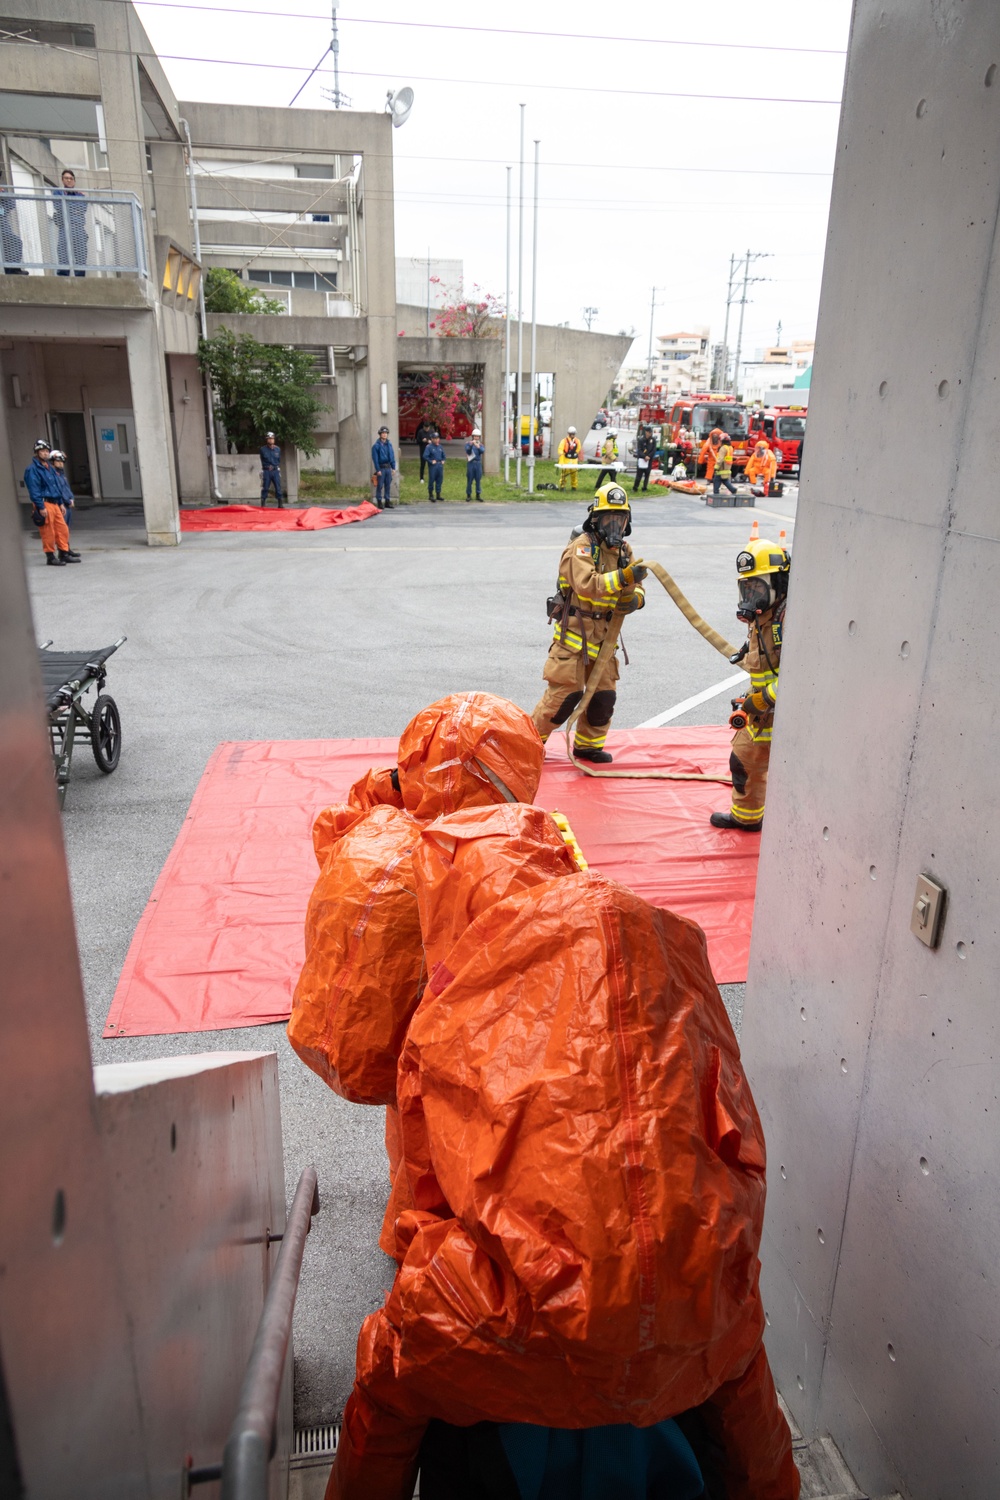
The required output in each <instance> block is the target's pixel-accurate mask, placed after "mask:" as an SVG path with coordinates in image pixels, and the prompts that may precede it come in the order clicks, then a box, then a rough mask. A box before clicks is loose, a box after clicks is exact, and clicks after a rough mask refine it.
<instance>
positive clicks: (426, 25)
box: [111, 0, 847, 57]
mask: <svg viewBox="0 0 1000 1500" xmlns="http://www.w3.org/2000/svg"><path fill="white" fill-rule="evenodd" d="M111 3H113V4H118V3H119V0H111ZM136 3H137V5H139V6H148V7H149V8H150V9H152V10H196V11H202V12H207V13H209V14H211V15H217V16H227V15H228V16H264V17H266V18H267V20H269V21H273V20H274V18H275V12H274V11H273V10H253V9H250V8H249V7H246V6H221V5H220V6H214V5H188V4H184V3H182V0H136ZM280 15H281V19H282V20H283V21H322V22H326V21H327V20H328V17H327V16H325V15H316V14H314V13H313V12H311V11H309V12H306V11H281V13H280ZM340 19H341V21H345V22H350V24H351V25H352V26H391V27H392V28H393V30H394V31H395V30H398V29H399V28H400V27H408V28H412V29H413V30H416V31H471V32H475V33H477V34H479V35H485V36H516V37H535V38H538V39H552V40H554V41H558V42H565V41H578V42H601V43H606V42H622V43H627V44H629V45H632V46H640V47H712V48H720V49H723V50H726V51H732V52H792V53H795V54H797V55H808V56H816V57H845V56H846V55H847V54H846V52H845V51H844V49H843V48H842V47H782V46H774V45H773V44H771V43H768V42H708V41H694V42H692V41H689V40H681V39H680V38H677V37H648V36H643V37H638V36H599V35H596V34H595V33H593V32H586V31H527V30H525V29H523V28H522V27H517V26H459V25H455V24H450V23H448V22H444V21H388V20H382V19H376V18H375V17H373V16H341V17H340Z"/></svg>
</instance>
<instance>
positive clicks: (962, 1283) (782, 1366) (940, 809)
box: [743, 0, 1000, 1500]
mask: <svg viewBox="0 0 1000 1500" xmlns="http://www.w3.org/2000/svg"><path fill="white" fill-rule="evenodd" d="M998 216H1000V9H998V7H997V6H996V4H995V3H994V0H965V3H964V4H962V3H958V0H934V3H930V0H924V3H921V4H919V5H917V4H914V3H913V0H857V3H856V6H855V13H854V24H853V30H852V36H851V45H850V54H849V62H848V71H847V80H846V94H845V103H844V111H843V117H842V122H841V129H840V137H839V142H838V150H837V169H836V173H835V177H834V187H833V200H832V209H831V219H830V229H829V239H828V250H827V257H826V268H825V272H824V280H823V292H822V302H821V307H820V318H819V330H818V335H817V345H816V363H815V372H814V381H813V387H812V395H811V404H810V425H809V456H808V458H807V460H806V465H805V472H804V477H803V485H802V491H801V497H800V504H799V520H798V524H797V528H796V534H795V539H794V557H793V563H792V580H791V598H790V603H789V610H788V619H787V628H786V642H787V644H786V648H785V654H784V658H783V670H782V674H781V694H780V701H779V707H778V715H777V726H776V738H775V741H774V752H773V755H772V761H771V783H770V788H769V793H768V799H767V816H766V819H765V828H764V834H763V845H762V853H761V866H760V879H759V884H758V891H757V908H756V914H755V919H754V937H753V949H752V955H751V965H750V980H749V985H748V992H747V1000H746V1010H745V1016H744V1023H743V1051H744V1057H745V1060H746V1064H747V1068H748V1072H749V1074H750V1077H751V1079H752V1081H753V1086H754V1092H755V1095H756V1098H757V1102H758V1105H759V1106H760V1109H761V1114H762V1116H763V1119H764V1125H765V1129H766V1133H767V1142H768V1157H769V1174H768V1176H769V1197H768V1212H767V1223H766V1234H765V1243H764V1248H763V1263H764V1276H763V1290H764V1300H765V1305H766V1308H767V1312H768V1317H769V1321H770V1330H769V1334H768V1344H769V1349H770V1353H771V1358H772V1360H773V1363H774V1367H775V1372H776V1375H777V1378H778V1381H779V1385H780V1387H781V1389H782V1391H783V1393H784V1395H785V1397H786V1399H787V1400H788V1402H789V1404H790V1406H791V1408H792V1410H793V1412H794V1413H795V1415H796V1417H797V1418H798V1420H799V1422H800V1424H801V1425H802V1426H803V1428H805V1430H806V1432H807V1434H808V1433H812V1432H814V1431H816V1430H823V1429H827V1430H829V1431H831V1432H832V1433H833V1435H834V1437H835V1438H836V1440H837V1442H838V1444H839V1445H840V1447H841V1448H842V1450H843V1452H844V1454H845V1456H846V1458H847V1459H848V1461H849V1462H850V1464H851V1467H852V1468H853V1470H854V1472H855V1474H856V1476H857V1478H858V1480H859V1482H860V1483H861V1485H862V1486H864V1487H865V1489H866V1493H869V1494H871V1493H878V1494H883V1493H885V1492H886V1491H887V1490H890V1489H892V1488H896V1487H898V1488H900V1489H901V1490H902V1491H903V1493H904V1494H905V1495H906V1496H909V1497H912V1500H953V1497H955V1500H957V1497H959V1496H966V1497H976V1500H978V1497H985V1496H988V1495H995V1494H997V1493H1000V1396H998V1391H1000V1269H998V1259H997V1244H998V1242H1000V1149H998V1148H1000V1134H998V1127H1000V1119H998V1116H1000V1106H998V1103H997V1099H998V1093H1000V1090H998V1083H1000V1057H998V1053H997V998H996V993H997V977H996V976H997V973H998V972H1000V936H998V926H997V911H998V896H1000V837H998V834H1000V827H998V813H997V794H996V762H995V753H994V752H995V744H996V738H997V731H998V712H997V696H996V691H995V681H994V678H995V672H994V661H995V657H996V649H997V646H996V642H997V637H998V633H1000V592H998V590H1000V510H998V507H997V502H996V495H995V477H994V476H995V470H996V460H995V454H994V448H995V429H996V414H997V390H998V386H1000V238H998V233H997V225H998ZM862 429H864V430H866V431H868V432H870V433H871V434H872V435H873V441H871V442H861V443H857V444H853V443H852V444H848V445H847V446H846V447H845V444H844V433H845V432H858V431H860V430H862ZM915 433H916V434H919V435H920V449H921V459H920V462H919V465H918V466H917V467H916V469H914V467H913V466H912V465H911V464H903V463H901V462H900V455H901V454H902V453H904V452H908V451H912V442H913V435H914V434H915ZM921 873H929V874H931V875H932V876H933V877H934V878H935V879H937V880H938V881H940V882H941V883H942V884H943V885H944V886H945V887H946V889H947V892H948V898H947V912H946V917H945V924H944V931H943V936H942V940H941V943H940V946H939V947H938V948H937V949H936V950H931V949H929V948H927V947H925V946H924V945H923V944H922V943H921V942H920V941H919V940H918V939H917V937H916V936H914V934H913V933H912V932H911V931H910V917H911V908H912V906H913V901H914V894H915V886H916V881H917V877H918V876H919V875H920V874H921Z"/></svg>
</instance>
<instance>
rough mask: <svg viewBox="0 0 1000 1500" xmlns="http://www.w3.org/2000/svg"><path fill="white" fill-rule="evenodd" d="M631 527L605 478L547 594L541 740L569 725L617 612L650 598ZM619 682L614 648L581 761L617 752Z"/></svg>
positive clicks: (587, 723)
mask: <svg viewBox="0 0 1000 1500" xmlns="http://www.w3.org/2000/svg"><path fill="white" fill-rule="evenodd" d="M631 530H632V512H631V509H630V507H629V501H628V495H627V494H626V492H625V490H623V489H622V487H621V485H620V484H606V485H605V486H604V487H603V489H600V490H598V492H597V494H596V496H595V497H594V500H593V503H592V504H591V505H590V506H589V508H588V510H587V519H586V521H584V523H583V533H582V535H579V536H575V537H572V538H571V539H570V543H569V546H568V547H567V548H566V550H565V552H564V553H563V555H562V558H561V559H560V562H559V584H558V592H557V593H555V594H553V596H552V598H551V599H550V600H549V619H550V620H552V621H553V622H554V624H555V636H554V639H553V641H552V645H551V646H550V647H549V654H548V657H547V659H546V662H545V670H544V672H543V674H542V675H543V677H544V678H545V683H546V687H545V692H544V694H543V696H542V698H541V701H540V702H539V703H538V705H537V707H536V708H535V711H534V713H533V714H532V718H533V719H534V721H535V727H536V729H537V730H538V732H539V734H540V735H541V737H542V739H543V741H544V740H547V739H548V737H549V735H550V734H551V733H552V731H553V729H556V728H558V727H559V725H560V724H565V722H566V720H567V719H568V718H569V716H570V714H571V713H572V712H573V710H574V708H576V706H577V704H578V703H579V702H580V699H581V698H582V697H583V694H584V691H585V689H586V686H587V680H588V678H589V676H590V673H591V670H592V669H593V665H594V662H595V660H596V658H597V654H598V652H599V651H600V649H601V642H602V641H603V640H604V637H605V636H606V635H607V633H608V630H609V628H610V625H611V621H612V620H613V619H614V617H615V613H616V612H617V613H618V614H619V615H622V614H632V613H633V612H634V611H635V610H637V609H642V607H643V605H644V604H645V602H646V601H645V595H644V594H643V591H642V589H641V588H640V587H639V584H641V582H642V580H643V579H644V578H645V576H646V569H645V568H644V567H642V565H641V564H633V562H632V549H631V547H630V546H629V544H628V542H627V541H626V540H625V538H626V537H627V536H628V534H629V532H630V531H631ZM617 681H618V656H617V651H616V653H615V655H614V656H613V657H612V658H611V660H610V661H609V662H608V664H607V666H606V667H605V669H604V672H603V675H602V678H601V682H600V684H599V686H598V689H597V691H596V692H595V694H594V696H593V697H592V698H591V700H590V703H589V704H588V705H587V710H586V713H585V714H583V716H582V717H581V718H580V719H578V720H577V724H576V733H575V737H574V745H573V751H574V754H575V755H576V756H577V758H578V759H580V760H591V761H598V762H605V761H610V760H611V758H612V757H611V756H610V755H609V753H608V752H607V751H606V750H605V748H604V741H605V740H606V739H607V735H608V729H609V727H610V724H611V715H612V714H613V713H614V711H615V696H616V694H615V684H616V683H617Z"/></svg>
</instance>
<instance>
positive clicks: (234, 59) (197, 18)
mask: <svg viewBox="0 0 1000 1500" xmlns="http://www.w3.org/2000/svg"><path fill="white" fill-rule="evenodd" d="M137 9H138V11H139V13H140V15H141V16H142V20H143V24H144V25H145V27H146V29H147V31H148V33H149V36H150V39H151V41H152V42H153V45H154V47H155V48H156V49H157V51H158V52H159V53H160V55H161V57H163V58H164V67H165V68H166V71H167V74H168V76H169V78H170V81H171V84H172V86H173V88H174V91H175V93H176V94H177V96H178V98H180V99H204V100H213V99H214V100H220V101H226V102H230V103H243V104H251V103H255V104H273V105H286V104H288V103H289V101H290V100H291V98H292V96H293V95H294V94H295V92H296V90H297V89H298V88H299V86H300V84H301V83H302V81H303V79H304V78H305V77H306V75H307V74H308V72H309V70H310V69H311V68H312V67H313V66H314V64H315V63H316V62H317V61H318V60H319V59H320V57H321V56H322V54H323V52H324V49H325V48H326V47H327V45H328V43H329V39H330V12H329V8H328V5H327V6H324V5H323V4H322V0H285V3H284V6H283V7H281V8H270V9H268V8H267V7H266V0H243V3H242V4H241V5H239V6H238V5H237V4H236V3H235V0H227V3H221V0H203V3H202V4H199V5H197V6H194V7H192V6H191V0H183V3H182V4H180V5H178V4H174V5H168V4H164V3H160V0H138V4H137ZM255 9H256V10H257V11H258V12H260V14H259V15H255V14H253V12H254V10H255ZM189 10H190V11H191V13H190V14H185V13H184V12H186V11H189ZM850 11H851V5H850V0H760V3H758V4H757V5H755V6H748V5H746V4H745V3H743V0H712V4H711V5H705V4H694V3H690V0H686V3H680V0H631V3H630V4H628V5H619V6H610V5H608V4H606V3H604V4H597V3H594V0H574V3H573V4H572V5H571V4H568V3H567V0H549V3H548V4H545V5H541V4H538V3H535V4H530V3H528V0H509V3H508V4H507V5H506V6H496V7H490V8H487V7H485V6H470V5H468V4H459V3H457V0H437V3H436V4H435V5H434V6H433V7H431V8H429V9H428V11H427V14H428V15H430V16H432V17H433V22H432V23H429V22H423V21H420V20H418V19H417V12H416V10H415V8H414V7H413V6H411V5H409V4H404V3H403V0H367V3H366V0H343V4H342V7H341V8H340V10H339V11H338V20H339V30H340V62H341V87H342V89H343V90H344V92H345V93H346V94H348V95H349V96H350V99H351V102H352V106H353V107H354V108H355V109H368V110H371V109H375V110H377V109H381V108H382V107H383V106H384V103H385V94H386V89H387V88H396V87H401V86H402V85H404V84H409V85H410V86H411V87H412V88H413V90H414V93H415V95H416V99H415V103H414V106H413V111H412V113H411V115H410V118H409V120H408V121H407V122H406V124H405V125H403V126H402V128H401V129H399V130H398V131H396V132H394V143H395V147H396V254H397V255H401V256H402V255H413V256H426V254H427V252H428V250H429V251H430V254H431V255H432V256H434V257H440V258H445V259H456V260H462V261H463V262H464V264H465V281H466V290H469V289H470V288H471V286H472V284H473V283H478V284H479V285H480V286H482V287H485V288H487V289H488V290H490V291H492V292H495V293H497V294H498V295H500V296H502V295H503V292H504V283H505V223H506V182H507V177H506V171H505V167H506V166H507V165H508V164H509V165H511V166H513V168H514V172H513V187H514V197H515V228H514V257H513V259H514V274H513V278H512V279H513V297H512V301H513V305H514V306H515V307H516V302H517V288H516V258H517V240H516V200H517V187H518V129H519V110H518V105H519V104H520V103H521V102H523V103H525V104H526V105H527V109H526V132H525V135H526V148H525V149H526V156H527V158H528V165H527V168H526V173H525V197H526V203H525V235H524V247H525V260H524V267H525V269H524V305H525V312H526V314H527V312H528V310H529V309H530V284H529V271H530V261H531V192H532V167H531V158H532V153H533V150H534V147H533V141H534V139H535V137H538V139H539V140H540V141H541V147H540V150H541V162H542V169H541V178H540V184H541V186H540V210H539V274H538V316H539V320H540V321H542V322H550V323H559V322H570V323H572V324H574V325H575V326H582V309H583V308H584V307H586V306H592V307H596V308H598V310H599V311H598V315H597V317H596V319H595V320H594V325H593V326H594V327H595V329H600V330H603V331H606V332H610V333H616V332H618V330H619V329H621V328H635V330H636V343H635V345H634V346H633V353H632V358H633V360H635V361H637V362H644V361H645V358H646V348H647V343H648V337H649V320H650V300H651V289H652V287H653V286H654V285H655V286H656V287H657V288H658V291H657V308H656V313H655V330H656V332H658V333H663V332H673V331H677V330H686V329H688V328H689V327H694V326H697V325H702V324H707V325H709V327H710V329H711V334H712V338H713V339H714V340H718V339H720V338H721V336H722V324H723V318H724V316H725V295H726V283H727V280H728V274H729V257H730V255H731V254H732V253H736V254H737V255H740V256H742V255H743V254H744V253H745V251H746V250H747V249H748V248H749V249H751V250H752V251H754V252H766V254H767V257H768V258H766V259H762V260H759V261H757V262H755V264H754V267H753V274H754V275H757V276H761V277H767V278H769V279H768V280H766V281H761V282H759V283H758V284H757V285H755V286H753V287H752V288H751V290H750V296H751V297H752V299H753V300H752V301H751V302H749V303H748V305H747V308H746V326H745V331H744V340H743V343H744V349H748V350H750V351H751V352H752V350H753V349H754V348H755V347H757V346H760V345H764V344H769V343H772V342H773V341H774V339H775V337H776V333H777V325H778V322H779V320H780V322H781V325H782V338H783V339H785V340H791V339H795V338H812V337H813V334H814V332H815V327H816V310H817V304H818V300H819V288H820V276H821V271H822V263H823V247H824V241H825V236H826V221H827V213H828V209H829V199H830V183H831V173H832V169H833V160H834V154H835V143H836V133H837V124H838V119H839V113H840V110H839V100H840V95H841V89H842V86H843V76H844V60H845V49H846V46H847V37H848V28H849V24H850ZM279 23H280V24H279ZM179 54H183V55H184V56H185V57H190V58H201V59H206V61H192V62H186V61H177V60H173V57H176V56H177V55H179ZM172 55H173V56H172ZM332 61H333V60H332V57H330V56H327V57H326V59H325V60H324V62H323V66H322V68H321V69H320V71H319V73H317V75H316V77H315V78H314V79H313V80H312V82H311V83H309V84H308V85H307V87H306V88H305V90H304V91H303V92H302V94H301V95H300V97H299V100H298V103H299V104H300V105H303V106H309V107H313V108H321V107H324V105H325V104H326V100H325V98H324V94H323V88H324V87H326V88H329V87H331V86H332V82H333V80H332ZM262 63H267V64H270V65H271V66H269V67H262V66H260V64H262ZM238 64H250V66H241V65H238ZM276 64H277V65H282V66H274V65H276ZM692 96H693V97H692ZM708 96H713V97H708ZM735 311H736V312H737V313H738V309H736V310H735ZM734 343H735V339H734V337H733V336H731V337H730V345H731V346H732V345H733V344H734Z"/></svg>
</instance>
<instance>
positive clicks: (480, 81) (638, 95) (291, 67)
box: [103, 0, 841, 108]
mask: <svg viewBox="0 0 1000 1500" xmlns="http://www.w3.org/2000/svg"><path fill="white" fill-rule="evenodd" d="M149 3H152V0H149ZM158 3H159V0H158ZM103 50H104V51H111V50H112V49H111V48H105V49H103ZM157 56H158V58H159V60H160V62H186V63H206V64H207V65H208V66H209V67H212V68H219V67H223V68H267V69H272V70H276V71H278V72H281V73H301V72H303V71H304V70H303V67H302V64H301V63H276V62H246V61H244V60H243V59H242V58H237V57H181V56H180V55H179V54H178V53H176V52H160V53H158V54H157ZM318 76H320V77H322V76H323V75H322V74H320V75H318ZM344 76H345V77H348V78H381V79H382V80H383V81H384V80H385V76H386V75H385V72H384V71H382V72H378V73H371V72H362V71H360V70H358V69H356V68H355V69H351V70H349V71H346V72H345V75H344ZM406 76H407V77H408V78H412V79H413V81H414V83H445V84H450V85H451V86H452V87H453V88H454V87H463V88H477V89H482V88H491V89H542V90H544V91H545V93H547V94H549V93H560V94H624V95H627V96H628V97H629V98H630V99H709V100H716V101H717V100H723V101H725V102H727V103H732V104H833V105H836V106H837V107H838V108H839V107H840V104H841V101H840V100H839V99H789V98H785V97H784V96H782V95H777V94H775V95H771V94H699V93H690V92H689V93H684V92H681V91H680V90H678V89H608V88H595V87H594V86H593V85H592V84H587V83H525V82H523V81H522V82H520V83H519V82H517V81H516V80H514V79H510V78H442V77H440V76H439V75H437V74H431V73H409V72H408V73H407V75H406Z"/></svg>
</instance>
